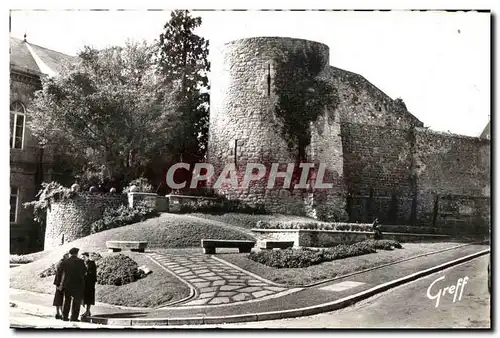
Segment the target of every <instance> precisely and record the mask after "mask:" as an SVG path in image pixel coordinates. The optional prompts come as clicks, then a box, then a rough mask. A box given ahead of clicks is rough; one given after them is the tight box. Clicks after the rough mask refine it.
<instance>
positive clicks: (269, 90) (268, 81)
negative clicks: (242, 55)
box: [267, 64, 271, 96]
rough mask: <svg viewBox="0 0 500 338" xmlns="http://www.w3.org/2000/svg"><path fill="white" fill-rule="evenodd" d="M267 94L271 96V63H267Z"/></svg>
mask: <svg viewBox="0 0 500 338" xmlns="http://www.w3.org/2000/svg"><path fill="white" fill-rule="evenodd" d="M267 96H271V65H270V64H268V65H267Z"/></svg>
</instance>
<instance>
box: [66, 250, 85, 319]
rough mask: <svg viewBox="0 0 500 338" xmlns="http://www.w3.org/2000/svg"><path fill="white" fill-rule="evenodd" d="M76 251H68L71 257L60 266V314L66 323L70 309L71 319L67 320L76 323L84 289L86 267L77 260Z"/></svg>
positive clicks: (81, 261) (82, 262)
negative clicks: (62, 300)
mask: <svg viewBox="0 0 500 338" xmlns="http://www.w3.org/2000/svg"><path fill="white" fill-rule="evenodd" d="M78 251H79V249H78V248H72V249H71V250H69V254H70V255H71V256H70V257H69V258H68V259H67V260H65V261H64V262H63V263H62V265H61V270H62V275H63V277H62V283H61V286H62V289H63V292H64V305H63V311H62V313H63V320H64V321H68V316H69V310H70V308H71V318H69V320H71V321H73V322H77V321H78V316H79V315H80V306H81V302H82V299H83V290H84V288H85V272H86V267H85V263H84V261H83V260H82V259H80V258H78Z"/></svg>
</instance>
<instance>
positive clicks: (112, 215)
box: [90, 203, 159, 234]
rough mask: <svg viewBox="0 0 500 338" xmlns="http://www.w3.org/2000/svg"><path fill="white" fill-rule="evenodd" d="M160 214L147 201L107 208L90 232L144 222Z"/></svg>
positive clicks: (93, 224)
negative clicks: (134, 204)
mask: <svg viewBox="0 0 500 338" xmlns="http://www.w3.org/2000/svg"><path fill="white" fill-rule="evenodd" d="M158 215H159V213H158V211H156V210H155V209H154V208H152V207H150V206H148V205H146V204H145V203H139V204H138V205H137V206H134V207H133V208H130V207H128V206H126V205H120V206H119V207H118V208H106V210H104V213H103V216H102V218H101V219H100V220H98V221H96V222H94V223H92V225H91V228H90V232H91V233H92V234H95V233H97V232H101V231H104V230H109V229H113V228H118V227H122V226H125V225H129V224H132V223H137V222H142V221H145V220H146V219H148V218H152V217H157V216H158Z"/></svg>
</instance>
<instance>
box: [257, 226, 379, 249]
mask: <svg viewBox="0 0 500 338" xmlns="http://www.w3.org/2000/svg"><path fill="white" fill-rule="evenodd" d="M252 232H255V233H257V234H259V239H260V240H278V241H293V246H294V247H299V246H300V247H329V246H334V245H338V244H351V243H355V242H360V241H364V240H366V239H370V238H373V233H372V232H366V231H336V230H296V229H280V230H275V229H252Z"/></svg>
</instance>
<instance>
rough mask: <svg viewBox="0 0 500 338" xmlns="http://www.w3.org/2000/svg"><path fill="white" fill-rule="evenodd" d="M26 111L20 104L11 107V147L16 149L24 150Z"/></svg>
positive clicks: (13, 104) (14, 103) (16, 103)
mask: <svg viewBox="0 0 500 338" xmlns="http://www.w3.org/2000/svg"><path fill="white" fill-rule="evenodd" d="M25 114H26V109H25V108H24V105H23V104H22V103H21V102H19V101H16V102H13V103H12V104H11V105H10V116H11V119H12V120H11V121H12V124H11V130H10V147H11V148H15V149H23V144H24V127H25V124H26V115H25Z"/></svg>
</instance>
